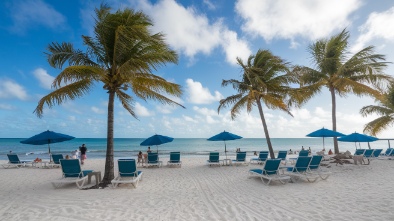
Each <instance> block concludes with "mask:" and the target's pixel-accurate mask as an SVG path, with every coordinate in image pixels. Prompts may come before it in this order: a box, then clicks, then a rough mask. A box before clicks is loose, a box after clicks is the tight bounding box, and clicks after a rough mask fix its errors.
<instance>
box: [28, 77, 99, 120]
mask: <svg viewBox="0 0 394 221" xmlns="http://www.w3.org/2000/svg"><path fill="white" fill-rule="evenodd" d="M91 86H92V81H90V80H88V79H83V80H81V81H77V82H74V83H71V84H68V85H66V86H64V87H61V88H58V89H57V90H55V91H53V92H51V93H49V94H48V95H46V96H44V97H43V98H41V99H40V101H39V102H38V105H37V107H36V109H35V110H34V112H33V113H35V114H36V115H37V116H38V117H39V118H41V117H42V115H43V110H44V105H45V104H46V105H47V106H48V108H52V106H54V105H60V104H62V103H64V102H66V101H68V100H75V99H76V98H80V97H83V96H84V95H86V94H88V93H89V91H90V89H91Z"/></svg>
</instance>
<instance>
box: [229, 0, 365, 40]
mask: <svg viewBox="0 0 394 221" xmlns="http://www.w3.org/2000/svg"><path fill="white" fill-rule="evenodd" d="M338 5H340V7H338ZM361 5H362V4H361V0H348V1H342V0H331V1H324V0H322V1H313V0H292V1H287V0H261V1H255V0H238V1H237V2H236V5H235V11H236V13H237V14H238V15H239V16H241V17H242V18H243V19H244V20H245V25H244V26H243V27H242V29H243V30H244V31H245V32H247V33H249V34H251V35H252V36H260V37H263V38H264V39H265V40H266V41H270V40H272V39H275V38H282V39H290V40H291V41H292V42H291V47H296V46H297V43H296V42H295V41H294V39H295V38H296V37H302V38H306V39H310V40H315V39H318V38H322V37H326V36H327V35H329V34H331V33H332V32H333V31H336V30H337V29H340V30H342V29H343V28H345V27H347V26H349V24H351V21H350V20H349V16H350V15H351V13H352V12H354V11H355V10H357V9H358V8H359V7H360V6H361Z"/></svg>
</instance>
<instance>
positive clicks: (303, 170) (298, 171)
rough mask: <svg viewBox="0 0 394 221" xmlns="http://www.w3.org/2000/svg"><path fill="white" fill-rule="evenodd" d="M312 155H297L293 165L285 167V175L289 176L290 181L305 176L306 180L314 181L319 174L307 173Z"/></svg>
mask: <svg viewBox="0 0 394 221" xmlns="http://www.w3.org/2000/svg"><path fill="white" fill-rule="evenodd" d="M311 160H312V157H298V158H297V161H296V163H295V165H294V167H285V168H287V173H286V174H287V175H289V176H290V177H291V181H292V182H295V181H297V179H299V178H305V179H306V180H307V181H308V182H315V181H316V180H317V178H319V176H317V175H316V174H313V173H309V164H310V162H311Z"/></svg>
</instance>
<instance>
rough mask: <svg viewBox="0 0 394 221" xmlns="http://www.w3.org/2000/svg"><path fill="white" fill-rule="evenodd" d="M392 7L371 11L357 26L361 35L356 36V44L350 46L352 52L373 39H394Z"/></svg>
mask: <svg viewBox="0 0 394 221" xmlns="http://www.w3.org/2000/svg"><path fill="white" fill-rule="evenodd" d="M393 22H394V7H392V8H390V9H388V10H387V11H384V12H381V13H378V12H373V13H371V14H370V15H369V17H368V20H367V21H366V22H365V24H363V25H362V26H360V27H359V31H360V32H361V35H360V36H359V37H358V38H357V41H356V44H355V45H354V46H353V47H352V49H351V51H352V52H357V51H359V50H361V49H363V48H364V47H365V46H366V44H367V43H368V42H370V41H371V40H374V39H383V40H386V41H393V39H394V26H393Z"/></svg>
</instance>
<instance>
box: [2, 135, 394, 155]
mask: <svg viewBox="0 0 394 221" xmlns="http://www.w3.org/2000/svg"><path fill="white" fill-rule="evenodd" d="M21 140H24V139H17V138H0V160H6V159H8V158H7V156H6V154H7V153H9V151H12V152H13V153H16V154H18V155H19V156H20V158H21V159H24V160H32V159H35V158H36V157H39V158H42V159H45V158H46V157H48V146H47V145H29V144H21V143H20V141H21ZM143 140H144V139H143V138H115V139H114V144H115V148H114V156H115V157H134V156H136V155H137V154H138V152H139V151H143V152H145V151H146V149H147V147H144V146H140V143H141V142H142V141H143ZM271 143H272V145H273V147H274V151H278V150H289V149H292V150H293V151H294V150H300V149H301V147H302V146H304V148H306V149H308V148H309V147H311V149H312V151H313V152H315V151H320V150H321V149H322V148H323V140H322V138H272V139H271ZM82 144H86V146H87V148H88V153H87V156H88V158H105V153H106V152H105V151H106V147H107V139H106V138H76V139H73V140H70V141H65V142H61V143H54V144H51V152H52V153H61V154H63V155H67V154H68V155H71V151H73V150H75V149H78V147H79V146H81V145H82ZM360 145H361V148H368V144H367V143H361V144H360ZM370 145H371V148H382V149H386V148H387V147H388V144H387V141H375V142H372V143H370ZM393 145H394V144H393ZM226 146H227V151H228V152H227V154H228V155H230V156H231V155H235V150H236V149H237V148H241V151H247V152H248V155H249V154H252V152H254V151H261V150H268V148H267V143H266V140H265V139H264V138H243V139H240V140H231V141H226ZM157 147H158V150H159V154H160V155H168V154H169V152H171V151H180V152H181V153H182V156H186V157H187V156H205V155H207V154H208V153H209V152H210V151H218V152H220V153H221V154H224V142H223V141H207V140H206V139H203V138H175V139H174V141H173V142H171V143H166V144H162V145H159V146H157ZM157 147H156V146H152V147H151V149H152V150H156V148H157ZM325 147H326V150H327V151H328V150H329V149H333V141H332V138H326V139H325ZM357 148H359V145H358V144H357ZM339 149H340V151H346V150H349V151H350V152H354V150H355V149H356V147H355V144H354V143H349V142H339Z"/></svg>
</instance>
